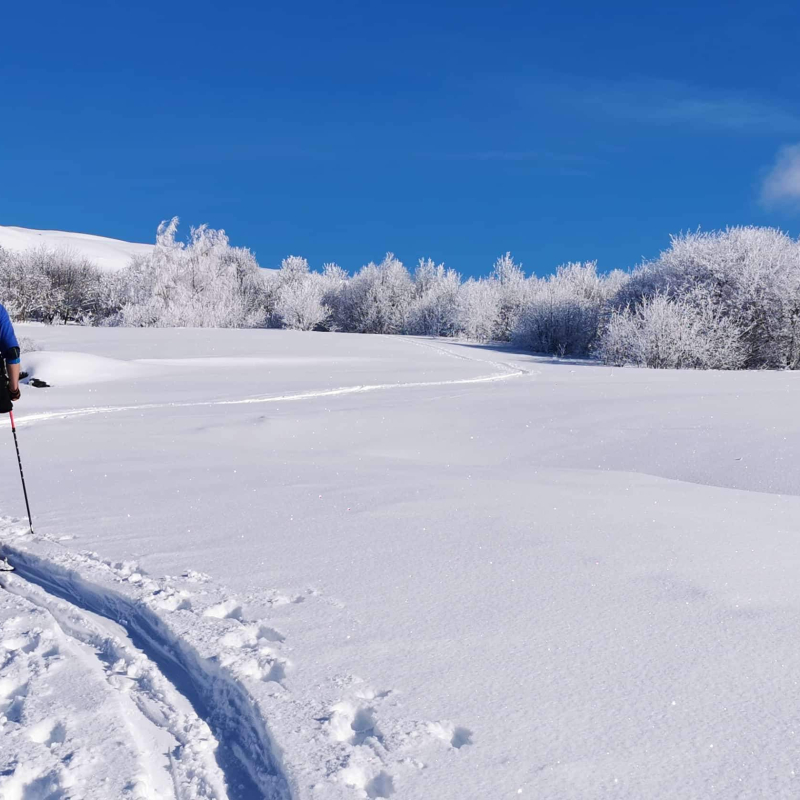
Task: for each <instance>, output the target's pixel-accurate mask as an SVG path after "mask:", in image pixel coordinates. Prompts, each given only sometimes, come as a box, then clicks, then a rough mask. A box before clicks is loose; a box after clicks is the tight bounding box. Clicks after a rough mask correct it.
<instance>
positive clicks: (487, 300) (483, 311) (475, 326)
mask: <svg viewBox="0 0 800 800" xmlns="http://www.w3.org/2000/svg"><path fill="white" fill-rule="evenodd" d="M499 324H500V284H499V283H498V282H497V281H494V280H486V279H482V280H475V279H474V278H470V279H469V280H468V281H466V282H465V283H463V284H462V285H461V287H460V288H459V290H458V296H457V297H456V330H457V333H458V334H459V335H460V336H464V337H465V338H467V339H472V340H474V341H476V342H488V341H491V340H492V339H493V338H494V337H495V335H496V332H497V329H498V326H499Z"/></svg>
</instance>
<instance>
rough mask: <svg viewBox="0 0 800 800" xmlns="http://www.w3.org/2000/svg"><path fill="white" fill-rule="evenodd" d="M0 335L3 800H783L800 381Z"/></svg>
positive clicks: (308, 347) (797, 626)
mask: <svg viewBox="0 0 800 800" xmlns="http://www.w3.org/2000/svg"><path fill="white" fill-rule="evenodd" d="M19 329H20V330H19V332H20V333H22V334H23V335H25V336H28V337H30V338H32V339H33V340H34V341H35V342H37V343H38V344H40V345H41V346H42V347H43V348H44V349H43V350H42V351H39V352H34V353H31V354H28V355H26V356H25V357H24V360H23V367H24V368H26V369H28V370H29V371H30V372H32V374H34V375H35V376H36V377H38V378H41V379H42V380H45V381H47V382H49V383H51V384H52V387H51V388H49V389H34V388H27V389H26V390H25V392H24V395H23V399H22V401H21V402H20V403H19V404H18V406H17V420H18V428H19V437H20V446H21V449H22V455H23V459H24V464H25V472H26V477H27V480H28V487H29V491H30V495H31V503H32V507H33V512H34V523H35V527H36V535H35V536H33V537H32V536H30V535H27V534H26V525H25V523H24V522H23V520H22V517H23V515H24V504H23V501H22V496H21V490H20V489H19V476H18V474H17V466H16V461H15V457H14V451H13V441H12V439H11V433H10V432H9V431H8V430H6V432H5V433H3V431H2V428H3V427H4V426H5V427H6V429H7V427H8V425H7V422H3V421H0V446H2V448H3V449H2V450H0V485H2V486H3V492H2V502H1V505H0V513H2V514H4V515H5V516H4V517H3V521H2V523H0V537H2V541H3V543H4V549H5V552H6V553H7V554H8V555H9V557H10V559H11V560H12V561H13V562H14V563H15V564H16V566H17V572H16V573H14V574H11V575H4V576H2V577H0V581H2V583H3V585H4V586H5V587H6V589H7V590H8V591H4V592H2V593H0V631H1V633H0V637H1V641H0V714H2V715H4V716H3V717H0V719H2V722H3V725H2V728H0V753H2V755H1V756H0V797H3V798H7V799H8V800H15V799H16V798H45V797H46V798H117V797H138V798H172V797H179V798H212V797H213V798H224V797H229V798H254V797H256V798H261V797H265V798H289V797H292V798H295V799H296V800H301V799H306V798H307V799H309V800H310V799H314V800H332V799H334V798H337V799H338V798H341V799H342V800H343V799H344V798H385V797H392V798H396V799H397V800H399V798H403V799H405V798H413V799H414V800H423V799H424V800H431V798H436V800H464V799H465V798H476V800H477V799H483V798H506V797H508V798H511V797H531V798H553V799H555V798H559V799H560V798H580V800H584V799H585V798H605V797H619V798H707V797H721V798H754V797H763V798H790V797H791V798H794V797H797V796H798V795H800V779H798V776H797V771H798V767H799V766H800V751H798V730H800V728H798V726H800V683H799V681H800V652H798V651H800V647H798V644H797V642H798V638H799V637H800V581H798V578H797V576H798V574H800V499H798V496H797V495H798V488H799V487H800V415H798V413H797V409H798V407H799V406H800V374H797V373H786V372H782V373H776V372H758V373H746V372H737V373H716V372H681V373H678V372H670V371H661V372H652V371H647V370H632V369H625V370H619V369H611V368H609V367H601V366H596V365H591V364H578V363H570V362H557V361H549V360H545V359H539V358H536V357H532V356H529V355H522V354H518V353H515V352H514V351H512V350H507V349H499V348H492V347H480V346H470V345H466V344H456V343H452V342H444V341H432V340H422V339H411V338H403V337H392V338H388V337H387V338H383V337H378V336H355V335H352V336H351V335H338V334H308V333H293V332H289V331H264V330H259V331H254V330H250V331H246V330H238V331H233V330H222V331H214V330H202V331H192V330H156V329H90V328H78V327H55V328H44V327H33V326H30V327H28V326H19ZM6 436H7V437H8V439H7V440H6V442H5V444H3V443H2V440H3V438H5V437H6ZM3 453H4V455H2V454H3Z"/></svg>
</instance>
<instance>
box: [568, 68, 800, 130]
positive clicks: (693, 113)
mask: <svg viewBox="0 0 800 800" xmlns="http://www.w3.org/2000/svg"><path fill="white" fill-rule="evenodd" d="M562 88H563V87H562ZM562 97H563V98H564V100H566V101H567V102H569V103H571V104H579V105H582V106H585V107H589V108H591V109H592V111H594V112H597V113H601V114H604V115H607V116H613V117H617V118H620V119H627V120H632V121H638V122H642V123H651V124H657V125H667V126H678V127H687V128H694V129H706V130H714V129H716V130H726V131H731V132H739V133H746V134H790V133H800V108H798V107H796V106H795V105H793V104H788V103H782V102H780V101H778V100H775V101H769V100H764V99H761V98H756V97H752V96H748V95H747V94H744V93H730V92H719V91H714V90H713V89H707V88H703V87H697V86H690V85H686V84H681V83H677V82H673V81H653V80H638V81H629V82H622V83H609V82H605V83H601V84H598V83H592V84H591V85H589V86H585V85H584V86H576V85H574V84H573V85H570V86H569V87H566V91H565V93H564V94H563V95H562Z"/></svg>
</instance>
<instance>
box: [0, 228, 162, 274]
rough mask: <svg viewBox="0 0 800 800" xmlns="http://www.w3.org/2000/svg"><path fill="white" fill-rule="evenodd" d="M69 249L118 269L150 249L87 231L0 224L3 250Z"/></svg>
mask: <svg viewBox="0 0 800 800" xmlns="http://www.w3.org/2000/svg"><path fill="white" fill-rule="evenodd" d="M42 245H44V246H45V247H47V248H51V249H54V250H55V249H59V250H70V251H72V252H74V253H78V254H80V255H82V256H85V257H86V258H88V259H89V260H91V261H93V262H94V263H95V264H96V265H97V266H98V267H100V269H104V270H118V269H122V268H123V267H126V266H127V265H128V262H129V261H130V260H131V258H132V257H133V256H135V255H146V254H147V253H149V252H150V251H151V250H152V249H153V245H151V244H138V243H136V242H123V241H121V240H120V239H109V238H107V237H105V236H93V235H92V234H90V233H70V232H68V231H37V230H33V229H32V228H16V227H10V226H4V225H0V247H4V248H5V249H6V250H13V251H19V250H28V249H29V248H32V247H41V246H42Z"/></svg>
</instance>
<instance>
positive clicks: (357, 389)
mask: <svg viewBox="0 0 800 800" xmlns="http://www.w3.org/2000/svg"><path fill="white" fill-rule="evenodd" d="M409 341H412V342H413V340H409ZM413 343H414V344H417V345H419V346H425V347H428V348H429V349H431V350H434V351H436V352H438V353H440V354H441V355H445V356H448V357H451V358H456V359H460V360H463V361H473V362H480V363H488V364H491V365H492V366H493V367H494V368H495V370H496V371H500V374H496V373H495V374H491V375H480V376H478V377H475V378H457V379H453V380H444V381H406V382H402V383H376V384H366V385H361V386H342V387H337V388H333V389H319V390H316V391H309V392H298V393H296V394H282V395H267V396H263V397H245V398H240V399H226V400H203V401H194V402H172V403H143V404H139V405H127V406H124V405H120V406H94V407H89V408H75V409H67V410H64V411H50V412H40V413H34V414H26V415H23V416H21V417H18V418H17V423H18V424H19V425H25V424H30V423H33V422H44V421H48V420H55V419H73V418H75V417H86V416H93V415H95V414H114V413H120V412H125V411H143V412H144V411H154V410H157V409H164V408H171V409H182V408H205V407H213V406H248V405H258V404H264V403H286V402H294V401H300V400H316V399H321V398H326V397H340V396H343V395H353V394H366V393H369V392H380V391H387V390H397V389H419V388H428V387H437V386H467V385H472V384H480V383H496V382H498V381H507V380H510V379H513V378H521V377H523V376H525V375H530V374H532V372H531V370H528V369H525V368H522V367H519V366H516V367H514V366H511V365H510V364H507V363H505V362H501V361H488V362H485V361H484V360H483V359H476V358H471V357H469V356H465V355H459V354H456V353H451V352H447V351H445V350H443V349H442V348H438V347H434V346H433V345H424V344H422V343H420V342H413Z"/></svg>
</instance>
